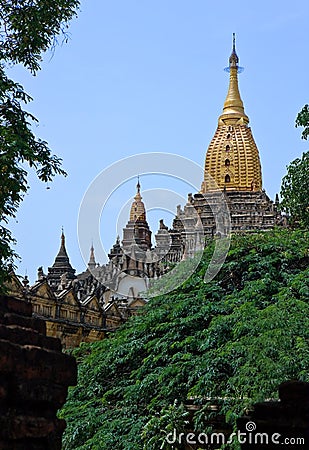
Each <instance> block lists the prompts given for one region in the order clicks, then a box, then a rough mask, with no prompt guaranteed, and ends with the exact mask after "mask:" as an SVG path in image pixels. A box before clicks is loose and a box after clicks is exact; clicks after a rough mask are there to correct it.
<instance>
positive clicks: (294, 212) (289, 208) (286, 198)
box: [280, 151, 309, 228]
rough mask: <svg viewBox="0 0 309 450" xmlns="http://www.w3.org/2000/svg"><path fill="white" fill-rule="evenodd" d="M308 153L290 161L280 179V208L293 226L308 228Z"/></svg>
mask: <svg viewBox="0 0 309 450" xmlns="http://www.w3.org/2000/svg"><path fill="white" fill-rule="evenodd" d="M308 180H309V151H308V152H306V153H303V155H302V157H301V158H297V159H295V160H294V161H292V162H291V163H290V164H289V165H288V167H287V174H286V175H285V176H284V178H283V179H282V184H281V191H280V196H281V198H282V201H281V207H282V208H283V210H284V211H286V212H287V214H288V215H289V216H290V222H291V224H292V225H294V226H300V227H307V228H308V227H309V182H308Z"/></svg>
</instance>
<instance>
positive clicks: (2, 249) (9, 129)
mask: <svg viewBox="0 0 309 450" xmlns="http://www.w3.org/2000/svg"><path fill="white" fill-rule="evenodd" d="M78 5H79V1H78V0H31V1H30V0H11V1H8V0H0V174H1V185H0V288H1V286H3V281H4V280H5V279H6V278H7V276H8V272H9V268H10V265H11V264H12V263H13V260H14V257H15V256H16V255H15V252H14V250H13V249H12V244H13V243H14V239H13V237H12V235H11V232H10V231H9V229H8V228H7V224H8V221H9V219H10V218H12V217H15V214H16V211H17V208H18V206H19V204H20V202H21V201H22V198H23V196H24V194H25V192H26V191H27V189H28V184H27V170H26V164H28V166H30V167H32V168H33V169H34V170H35V171H36V173H37V176H38V178H39V179H40V180H42V181H49V180H51V179H52V178H53V176H54V175H55V174H62V175H65V172H64V171H63V170H62V169H61V159H60V158H58V157H57V156H55V155H53V154H52V153H51V150H50V149H49V148H48V144H47V142H45V141H43V140H41V139H38V138H37V137H36V136H35V135H34V134H33V132H32V128H31V127H32V124H33V123H34V122H36V121H37V119H36V118H35V117H33V116H32V115H31V114H29V113H28V112H27V111H25V110H24V109H23V108H24V105H25V104H26V103H28V102H29V101H31V100H32V99H31V97H30V96H29V95H28V94H27V93H26V92H25V91H24V89H23V87H22V86H21V85H20V84H18V83H16V82H14V81H12V80H10V79H9V78H8V77H7V75H6V73H5V67H6V65H7V64H17V63H20V64H22V65H24V67H26V68H27V69H29V70H30V71H31V72H32V73H33V74H35V73H36V72H37V70H39V68H40V61H41V58H42V53H43V52H45V51H46V50H47V49H48V48H50V47H53V46H55V44H56V42H57V36H58V35H59V34H62V36H64V37H66V34H65V31H66V28H67V26H68V21H69V20H70V19H71V18H72V17H73V16H75V15H76V10H77V8H78Z"/></svg>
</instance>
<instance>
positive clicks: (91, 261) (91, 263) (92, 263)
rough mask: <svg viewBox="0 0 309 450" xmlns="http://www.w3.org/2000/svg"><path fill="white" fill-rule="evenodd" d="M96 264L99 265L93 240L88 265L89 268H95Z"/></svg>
mask: <svg viewBox="0 0 309 450" xmlns="http://www.w3.org/2000/svg"><path fill="white" fill-rule="evenodd" d="M96 265H97V263H96V261H95V256H94V247H93V242H92V243H91V247H90V257H89V263H88V267H89V269H94V268H95V267H96Z"/></svg>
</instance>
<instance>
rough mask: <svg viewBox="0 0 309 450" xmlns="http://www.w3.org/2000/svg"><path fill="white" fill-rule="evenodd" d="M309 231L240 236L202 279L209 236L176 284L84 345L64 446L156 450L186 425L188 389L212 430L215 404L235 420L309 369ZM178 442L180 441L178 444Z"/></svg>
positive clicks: (202, 428)
mask: <svg viewBox="0 0 309 450" xmlns="http://www.w3.org/2000/svg"><path fill="white" fill-rule="evenodd" d="M308 238H309V232H303V231H290V230H273V231H271V232H267V233H256V234H244V235H236V236H234V237H233V239H232V245H231V249H230V251H229V254H228V257H227V260H226V262H225V264H224V266H223V269H222V270H221V272H220V273H219V274H218V275H217V277H216V279H215V280H213V281H212V282H210V283H207V284H205V283H204V282H203V277H204V273H205V271H206V269H207V264H208V263H209V260H210V258H211V251H212V250H213V248H212V247H209V248H207V249H206V251H205V253H204V256H203V259H202V262H201V264H200V265H199V267H198V269H197V270H196V271H195V273H194V274H193V275H192V276H191V277H190V278H189V279H188V280H187V281H185V282H184V283H183V284H182V285H181V286H180V287H179V288H178V289H177V290H176V291H174V292H171V293H170V294H168V295H163V296H159V297H156V298H153V299H151V300H150V301H149V303H148V304H147V305H146V306H145V308H144V309H143V314H141V315H139V316H137V317H134V318H132V319H131V320H130V321H128V322H127V323H126V324H125V325H124V326H123V327H122V329H120V330H118V331H117V332H116V333H115V334H114V335H113V336H111V337H110V338H109V339H105V340H103V341H102V342H98V343H94V344H91V345H88V344H83V345H82V346H81V347H80V348H79V349H77V350H76V352H75V355H76V356H77V358H78V361H79V381H78V385H77V386H76V387H74V388H72V389H71V390H70V393H69V398H68V401H67V403H66V404H65V406H64V408H63V409H62V411H61V412H60V416H61V417H63V418H65V419H66V420H67V429H66V431H65V435H64V441H63V445H64V449H66V450H69V449H74V450H86V449H92V450H93V449H103V448H104V449H106V450H108V449H113V450H129V449H130V450H133V449H134V450H139V449H140V450H143V449H144V450H146V449H147V450H151V449H159V448H162V449H166V450H167V449H170V448H175V447H173V446H172V444H168V443H167V442H166V441H165V436H166V434H167V433H169V432H171V431H172V430H173V429H174V428H176V429H177V432H182V431H183V430H184V429H186V427H187V425H188V424H187V421H188V415H187V413H186V410H185V408H184V405H185V404H186V401H187V400H188V399H189V398H190V399H191V400H192V399H193V401H195V402H196V403H197V404H200V406H201V410H200V411H199V412H197V413H196V414H195V415H194V418H193V425H194V427H195V430H196V431H197V432H207V426H208V425H207V424H209V422H208V420H209V419H211V417H213V415H214V414H217V413H213V412H211V411H210V410H209V409H208V408H207V407H208V406H209V403H210V404H214V403H216V404H217V405H218V407H219V413H220V414H223V415H224V416H225V418H226V421H227V422H229V423H230V424H231V427H233V426H234V425H235V421H236V418H237V417H239V416H240V415H242V414H243V411H244V409H245V408H247V407H249V406H251V405H252V404H253V403H255V402H256V401H259V400H262V399H265V398H276V397H277V390H278V385H279V384H280V383H281V382H282V381H286V380H289V379H299V380H307V381H309V378H308V373H307V369H308V365H309V345H308V340H309V339H308V338H309V319H308V313H309V268H308V266H309V249H308ZM178 448H179V446H178Z"/></svg>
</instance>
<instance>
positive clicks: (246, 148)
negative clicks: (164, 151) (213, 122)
mask: <svg viewBox="0 0 309 450" xmlns="http://www.w3.org/2000/svg"><path fill="white" fill-rule="evenodd" d="M238 61H239V60H238V56H237V53H236V50H235V34H233V49H232V54H231V56H230V59H229V67H228V69H227V70H228V71H229V73H230V84H229V89H228V93H227V96H226V99H225V102H224V107H223V113H222V114H221V116H220V117H219V120H218V127H217V130H216V132H215V135H214V137H213V138H212V140H211V142H210V144H209V147H208V150H207V153H206V158H205V175H204V181H203V183H202V187H201V192H210V191H216V190H225V191H260V190H262V172H261V164H260V157H259V151H258V148H257V146H256V143H255V141H254V138H253V136H252V132H251V129H250V127H249V126H248V123H249V118H248V117H247V116H246V114H245V110H244V105H243V102H242V100H241V97H240V93H239V89H238V79H237V74H238V73H239V72H240V71H241V68H240V67H239V66H238Z"/></svg>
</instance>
